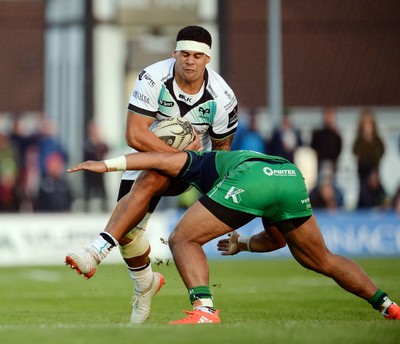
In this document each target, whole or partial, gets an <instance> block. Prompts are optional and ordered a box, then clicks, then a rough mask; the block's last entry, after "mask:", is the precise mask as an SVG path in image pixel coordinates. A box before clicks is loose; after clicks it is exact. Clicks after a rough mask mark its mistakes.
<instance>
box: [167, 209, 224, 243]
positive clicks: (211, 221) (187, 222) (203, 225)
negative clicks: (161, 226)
mask: <svg viewBox="0 0 400 344" xmlns="http://www.w3.org/2000/svg"><path fill="white" fill-rule="evenodd" d="M231 231H232V228H231V227H229V226H228V225H227V224H225V223H223V222H222V221H221V220H219V219H218V218H217V217H215V216H214V215H213V214H212V213H211V212H210V211H209V210H207V208H205V207H204V206H203V205H202V204H201V203H200V202H199V201H197V202H196V203H194V204H193V205H192V206H191V207H190V208H189V209H188V210H187V211H186V212H185V213H184V215H183V216H182V218H181V219H180V220H179V222H178V224H177V225H176V228H175V230H174V232H173V233H172V234H171V238H170V239H171V240H172V241H174V242H176V241H180V242H182V241H186V242H187V241H194V242H197V243H199V244H201V245H203V244H205V243H206V242H208V241H210V240H212V239H214V238H217V237H219V236H221V235H223V234H226V233H229V232H231Z"/></svg>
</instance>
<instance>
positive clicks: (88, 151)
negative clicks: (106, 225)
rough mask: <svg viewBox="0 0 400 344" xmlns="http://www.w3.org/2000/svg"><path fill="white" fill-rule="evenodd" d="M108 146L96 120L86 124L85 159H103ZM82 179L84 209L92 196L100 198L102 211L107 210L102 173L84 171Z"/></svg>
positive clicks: (86, 209)
mask: <svg viewBox="0 0 400 344" xmlns="http://www.w3.org/2000/svg"><path fill="white" fill-rule="evenodd" d="M108 150H109V149H108V146H107V144H106V143H105V142H104V141H103V139H102V137H101V134H100V130H99V127H98V125H97V123H96V122H94V121H91V122H90V123H89V125H88V132H87V138H86V140H85V144H84V159H85V160H104V159H105V158H106V155H107V153H108ZM83 179H84V184H83V185H84V210H85V211H86V212H87V211H89V209H90V201H91V200H92V199H94V198H99V199H100V200H101V209H102V211H107V194H106V187H105V183H104V175H102V174H99V173H91V172H88V171H85V173H84V174H83Z"/></svg>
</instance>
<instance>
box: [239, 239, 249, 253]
mask: <svg viewBox="0 0 400 344" xmlns="http://www.w3.org/2000/svg"><path fill="white" fill-rule="evenodd" d="M250 240H251V236H249V237H244V236H242V235H241V236H240V237H239V238H238V245H239V250H240V251H249V252H251V249H250ZM240 244H244V245H245V246H246V249H242V248H240Z"/></svg>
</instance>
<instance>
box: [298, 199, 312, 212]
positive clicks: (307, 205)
mask: <svg viewBox="0 0 400 344" xmlns="http://www.w3.org/2000/svg"><path fill="white" fill-rule="evenodd" d="M300 202H301V204H305V205H306V208H307V209H311V202H310V198H309V197H307V198H305V199H302V200H301V201H300Z"/></svg>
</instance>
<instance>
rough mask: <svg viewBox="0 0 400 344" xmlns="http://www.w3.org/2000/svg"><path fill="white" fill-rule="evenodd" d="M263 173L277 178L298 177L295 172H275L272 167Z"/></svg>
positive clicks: (264, 169)
mask: <svg viewBox="0 0 400 344" xmlns="http://www.w3.org/2000/svg"><path fill="white" fill-rule="evenodd" d="M263 172H264V173H265V174H266V175H267V176H275V177H296V176H297V174H296V171H295V170H274V169H272V168H271V167H264V168H263Z"/></svg>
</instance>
